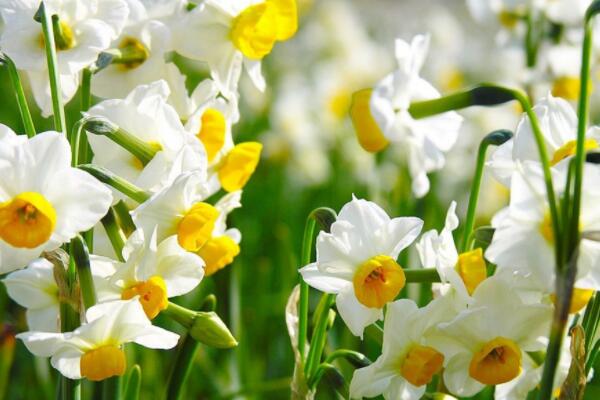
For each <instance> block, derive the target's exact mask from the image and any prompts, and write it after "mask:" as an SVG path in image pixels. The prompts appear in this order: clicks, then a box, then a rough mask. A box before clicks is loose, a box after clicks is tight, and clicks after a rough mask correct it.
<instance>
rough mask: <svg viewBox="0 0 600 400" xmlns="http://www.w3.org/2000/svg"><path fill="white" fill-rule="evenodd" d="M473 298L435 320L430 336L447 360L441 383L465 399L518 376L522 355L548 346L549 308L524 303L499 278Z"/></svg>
mask: <svg viewBox="0 0 600 400" xmlns="http://www.w3.org/2000/svg"><path fill="white" fill-rule="evenodd" d="M473 299H474V302H473V304H472V305H471V306H470V307H469V308H468V309H467V310H465V311H462V312H461V313H459V314H458V315H457V316H456V317H455V318H454V319H453V320H452V321H450V322H444V323H441V324H439V326H438V329H439V336H438V335H437V334H436V335H432V336H430V343H431V345H432V346H433V347H434V348H437V349H438V350H439V351H440V352H441V353H442V354H444V357H445V359H446V364H445V369H444V384H445V385H446V387H447V388H448V389H449V390H450V392H451V393H453V394H455V395H458V396H465V397H466V396H472V395H474V394H476V393H477V392H479V391H480V390H482V389H483V388H484V387H485V386H486V385H500V384H503V383H507V382H510V381H512V380H513V379H515V378H517V377H518V376H519V374H520V373H521V367H522V365H523V361H522V360H523V353H524V352H535V351H540V350H543V349H545V348H546V346H545V343H544V340H543V339H544V335H547V333H548V329H549V325H550V321H551V318H552V312H551V307H550V306H547V305H542V304H524V303H522V302H521V300H520V298H519V296H516V295H515V294H514V293H513V292H512V290H511V288H510V286H508V285H507V284H506V283H505V282H504V281H502V280H500V279H493V278H491V279H487V280H485V281H484V282H482V283H481V284H480V285H479V287H478V288H477V289H476V290H475V292H474V293H473Z"/></svg>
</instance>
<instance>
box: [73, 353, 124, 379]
mask: <svg viewBox="0 0 600 400" xmlns="http://www.w3.org/2000/svg"><path fill="white" fill-rule="evenodd" d="M126 365H127V362H126V360H125V352H124V351H123V349H121V348H119V347H117V346H113V345H106V346H102V347H98V348H96V349H93V350H89V351H87V352H86V353H85V354H84V355H83V356H81V360H80V361H79V368H80V370H81V376H83V377H84V378H87V379H89V380H90V381H101V380H104V379H107V378H110V377H112V376H121V375H123V374H124V373H125V367H126Z"/></svg>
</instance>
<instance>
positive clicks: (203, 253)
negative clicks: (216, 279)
mask: <svg viewBox="0 0 600 400" xmlns="http://www.w3.org/2000/svg"><path fill="white" fill-rule="evenodd" d="M238 254H240V246H239V245H238V244H237V243H236V242H234V241H233V239H231V238H230V237H229V236H219V237H216V238H211V239H210V240H209V241H208V242H206V244H205V245H204V246H202V248H201V249H200V250H199V251H198V255H199V256H200V257H202V259H203V260H204V264H205V266H204V272H205V273H206V276H210V275H212V274H214V273H215V272H217V271H218V270H220V269H221V268H224V267H225V266H227V265H229V264H231V263H232V262H233V259H234V258H235V257H236V256H237V255H238Z"/></svg>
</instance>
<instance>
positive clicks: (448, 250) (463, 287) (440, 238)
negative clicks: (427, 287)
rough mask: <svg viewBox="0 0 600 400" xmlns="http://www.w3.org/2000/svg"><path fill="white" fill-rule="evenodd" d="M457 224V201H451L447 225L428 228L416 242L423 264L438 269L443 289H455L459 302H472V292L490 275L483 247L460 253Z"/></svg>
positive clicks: (459, 303)
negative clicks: (440, 227)
mask: <svg viewBox="0 0 600 400" xmlns="http://www.w3.org/2000/svg"><path fill="white" fill-rule="evenodd" d="M457 227H458V217H457V216H456V202H454V201H453V202H452V203H451V204H450V208H449V209H448V214H447V215H446V222H445V226H444V229H442V230H441V232H440V233H438V232H436V231H435V230H431V231H428V232H425V233H424V234H423V236H422V237H421V239H420V240H419V242H418V243H417V245H416V247H417V251H418V252H419V257H420V259H421V264H422V265H423V267H425V268H431V267H434V268H436V269H437V271H438V274H439V275H440V279H441V281H442V284H443V287H442V292H443V293H446V292H448V291H450V290H453V291H454V293H455V295H456V301H457V302H458V303H457V306H459V307H460V306H462V307H464V306H466V305H467V304H468V303H470V302H471V299H470V295H471V294H472V293H473V292H474V291H475V288H476V287H477V285H479V284H480V283H481V282H482V281H483V280H485V279H486V278H487V271H486V264H485V261H484V259H483V252H482V250H481V249H480V248H479V249H475V250H471V251H467V252H464V253H461V254H458V251H457V250H456V245H455V244H454V238H453V236H452V231H454V230H455V229H456V228H457Z"/></svg>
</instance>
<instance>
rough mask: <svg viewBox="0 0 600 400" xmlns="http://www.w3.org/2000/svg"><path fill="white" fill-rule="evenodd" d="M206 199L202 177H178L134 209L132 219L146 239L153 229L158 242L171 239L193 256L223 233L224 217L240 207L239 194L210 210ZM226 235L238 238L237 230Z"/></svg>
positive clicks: (227, 198) (218, 203) (197, 175)
mask: <svg viewBox="0 0 600 400" xmlns="http://www.w3.org/2000/svg"><path fill="white" fill-rule="evenodd" d="M209 195H210V191H209V187H208V185H207V183H206V181H205V180H204V179H203V177H202V174H199V173H194V172H191V173H186V174H182V175H180V176H179V177H177V179H176V180H175V182H173V184H172V185H171V186H168V187H166V188H165V189H163V190H162V191H160V192H158V193H156V194H155V195H153V196H152V197H151V198H150V199H148V200H147V201H146V202H144V203H142V204H141V205H140V206H139V207H137V208H136V209H135V210H134V211H133V212H132V213H131V214H132V218H133V221H134V222H135V224H136V225H137V226H139V227H140V228H141V229H142V230H144V232H146V235H148V234H150V232H152V230H153V229H156V231H157V238H158V241H162V240H164V239H165V238H167V237H170V236H175V237H176V240H177V242H178V243H179V245H180V246H181V247H183V248H184V249H186V250H188V251H191V252H197V251H198V250H200V249H201V248H202V247H203V246H204V245H205V244H206V243H207V242H208V241H209V239H211V238H213V237H215V236H220V235H225V234H226V233H227V229H226V219H227V214H229V213H230V212H231V211H232V210H234V209H235V208H238V207H241V204H240V198H241V192H239V191H238V192H234V193H231V194H229V195H227V196H224V197H223V198H222V199H221V200H219V201H218V202H217V203H216V204H215V205H214V206H213V205H212V204H210V203H207V202H205V200H206V198H207V197H208V196H209ZM155 227H156V228H155ZM229 233H230V236H232V237H239V232H237V230H231V231H230V232H229ZM238 242H239V239H238Z"/></svg>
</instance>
